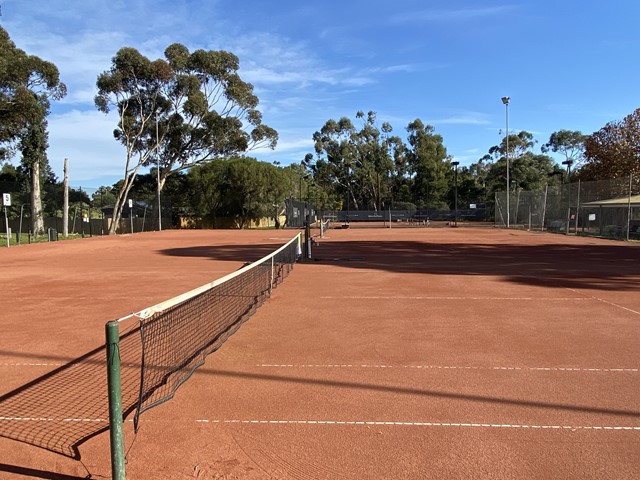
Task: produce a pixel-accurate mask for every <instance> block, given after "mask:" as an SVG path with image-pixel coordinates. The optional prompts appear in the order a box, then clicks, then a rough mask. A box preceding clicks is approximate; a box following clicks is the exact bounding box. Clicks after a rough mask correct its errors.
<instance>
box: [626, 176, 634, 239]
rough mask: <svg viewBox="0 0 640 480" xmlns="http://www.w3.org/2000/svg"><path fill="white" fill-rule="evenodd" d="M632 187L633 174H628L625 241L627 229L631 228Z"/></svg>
mask: <svg viewBox="0 0 640 480" xmlns="http://www.w3.org/2000/svg"><path fill="white" fill-rule="evenodd" d="M632 189H633V174H631V175H629V202H628V206H627V242H628V241H629V238H630V237H629V230H630V229H631V192H632Z"/></svg>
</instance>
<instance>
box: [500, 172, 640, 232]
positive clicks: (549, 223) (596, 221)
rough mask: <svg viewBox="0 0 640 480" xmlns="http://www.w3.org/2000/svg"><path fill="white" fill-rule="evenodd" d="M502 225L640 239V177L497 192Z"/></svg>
mask: <svg viewBox="0 0 640 480" xmlns="http://www.w3.org/2000/svg"><path fill="white" fill-rule="evenodd" d="M495 203H496V209H495V210H496V212H495V222H496V226H499V227H507V226H509V227H514V228H527V229H530V230H547V231H551V232H558V233H566V234H579V235H592V236H599V237H608V238H617V239H626V240H634V239H640V179H637V178H634V177H623V178H616V179H612V180H600V181H595V182H581V181H577V182H572V183H566V184H564V185H561V186H554V187H552V186H547V187H546V188H545V189H544V190H540V191H524V190H519V191H517V192H511V193H510V195H509V196H508V197H507V194H506V192H497V193H496V197H495Z"/></svg>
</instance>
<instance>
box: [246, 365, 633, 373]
mask: <svg viewBox="0 0 640 480" xmlns="http://www.w3.org/2000/svg"><path fill="white" fill-rule="evenodd" d="M256 367H264V368H380V369H385V368H396V369H401V368H409V369H424V370H503V371H525V372H527V371H528V372H615V373H618V372H627V373H638V372H640V369H638V368H577V367H475V366H454V365H358V364H320V365H314V364H300V365H296V364H271V363H260V364H258V365H256Z"/></svg>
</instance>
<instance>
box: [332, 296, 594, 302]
mask: <svg viewBox="0 0 640 480" xmlns="http://www.w3.org/2000/svg"><path fill="white" fill-rule="evenodd" d="M320 298H321V299H323V300H340V299H346V300H521V301H525V300H535V301H545V302H548V301H562V302H567V301H570V300H573V301H581V302H583V301H585V300H589V298H585V297H459V296H458V297H455V296H447V297H434V296H424V295H414V296H401V295H390V296H385V295H375V296H365V295H344V296H322V297H320Z"/></svg>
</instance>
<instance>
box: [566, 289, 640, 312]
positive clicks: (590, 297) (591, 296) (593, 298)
mask: <svg viewBox="0 0 640 480" xmlns="http://www.w3.org/2000/svg"><path fill="white" fill-rule="evenodd" d="M567 290H569V291H571V292H574V293H577V294H578V295H582V296H583V297H584V298H586V299H591V300H597V301H598V302H602V303H606V304H607V305H611V306H612V307H616V308H620V309H622V310H626V311H627V312H631V313H634V314H636V315H640V312H638V311H637V310H633V309H632V308H627V307H623V306H622V305H618V304H617V303H614V302H610V301H609V300H605V299H604V298H599V297H595V296H593V295H587V294H585V293H583V292H581V291H580V290H574V289H573V288H567Z"/></svg>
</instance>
